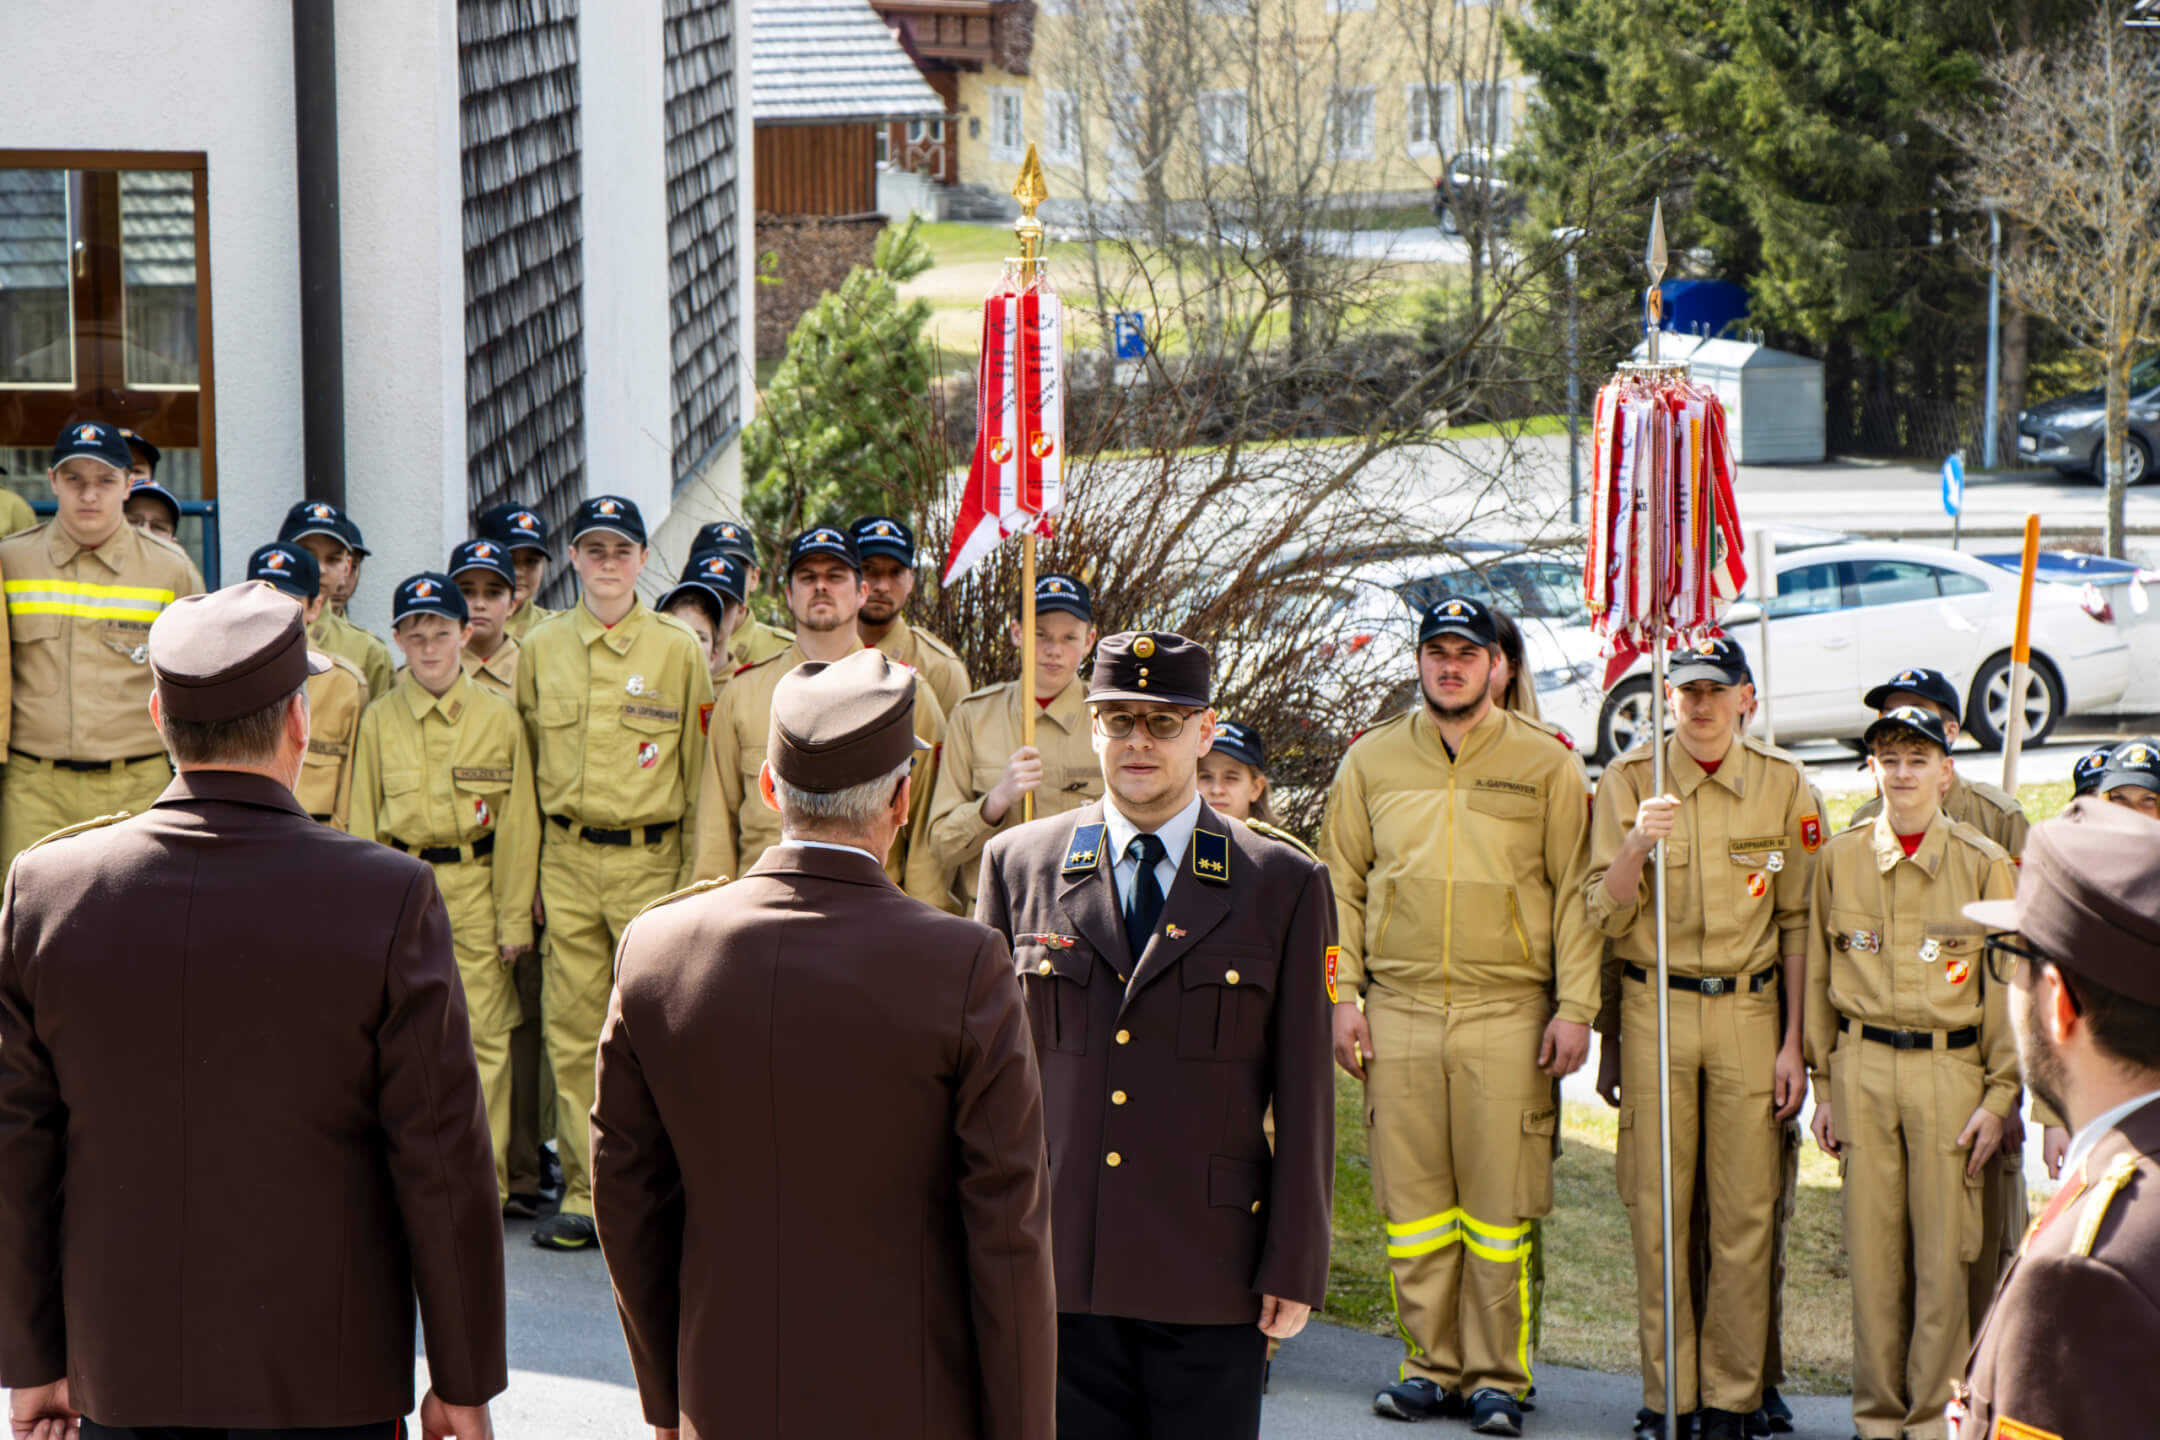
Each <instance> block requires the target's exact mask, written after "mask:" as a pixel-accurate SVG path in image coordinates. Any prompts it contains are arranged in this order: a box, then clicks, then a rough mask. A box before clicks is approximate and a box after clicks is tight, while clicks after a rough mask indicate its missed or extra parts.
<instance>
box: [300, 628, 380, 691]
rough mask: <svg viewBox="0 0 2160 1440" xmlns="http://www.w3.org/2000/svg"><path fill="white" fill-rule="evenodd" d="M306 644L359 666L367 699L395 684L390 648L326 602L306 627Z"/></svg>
mask: <svg viewBox="0 0 2160 1440" xmlns="http://www.w3.org/2000/svg"><path fill="white" fill-rule="evenodd" d="M308 643H309V644H311V645H313V646H314V647H315V648H316V649H317V650H320V651H322V652H323V653H324V654H326V655H342V656H344V657H345V658H346V659H347V660H350V661H352V663H353V664H355V665H357V666H359V667H360V673H361V675H362V676H364V677H365V678H366V680H367V686H368V699H370V700H379V699H381V698H382V697H383V696H385V695H387V694H389V693H390V687H391V685H393V684H394V683H396V679H397V669H396V667H395V666H393V665H392V664H391V663H390V647H389V646H387V645H385V644H383V642H382V641H381V640H379V639H377V638H376V637H375V636H374V635H373V634H372V633H370V632H369V631H366V630H363V629H361V628H360V627H359V626H358V625H355V624H353V623H352V621H350V620H347V619H346V618H345V617H344V616H342V615H339V614H336V613H335V612H333V611H332V610H331V609H330V607H329V606H327V605H325V606H323V610H322V614H320V615H318V616H316V617H315V623H314V624H313V625H311V626H309V627H308Z"/></svg>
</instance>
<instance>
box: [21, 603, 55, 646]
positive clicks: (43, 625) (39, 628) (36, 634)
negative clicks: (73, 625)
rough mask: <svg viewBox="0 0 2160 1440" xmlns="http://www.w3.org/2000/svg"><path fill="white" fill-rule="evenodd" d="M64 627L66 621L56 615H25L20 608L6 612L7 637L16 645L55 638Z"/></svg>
mask: <svg viewBox="0 0 2160 1440" xmlns="http://www.w3.org/2000/svg"><path fill="white" fill-rule="evenodd" d="M66 627H67V621H66V620H64V619H63V618H61V617H60V616H58V615H25V614H23V613H22V612H21V611H20V610H11V611H10V612H9V613H8V638H9V639H10V640H12V641H13V642H14V643H15V644H17V645H20V644H23V643H24V642H25V641H29V640H52V639H56V638H58V637H59V634H60V632H61V631H62V630H63V629H65V628H66Z"/></svg>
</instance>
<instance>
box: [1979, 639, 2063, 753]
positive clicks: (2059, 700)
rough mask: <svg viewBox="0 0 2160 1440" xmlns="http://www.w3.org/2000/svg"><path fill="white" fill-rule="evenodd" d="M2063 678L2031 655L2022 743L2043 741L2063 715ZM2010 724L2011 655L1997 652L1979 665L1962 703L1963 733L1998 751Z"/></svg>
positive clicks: (2032, 743) (2045, 663)
mask: <svg viewBox="0 0 2160 1440" xmlns="http://www.w3.org/2000/svg"><path fill="white" fill-rule="evenodd" d="M2062 710H2063V692H2062V681H2061V680H2059V679H2057V678H2056V676H2055V667H2054V666H2052V665H2050V664H2048V662H2047V661H2046V660H2045V659H2044V658H2042V657H2039V656H2035V657H2034V658H2033V664H2032V677H2031V681H2030V683H2029V684H2027V686H2026V689H2025V743H2026V744H2027V745H2037V744H2039V743H2040V742H2041V741H2043V740H2045V739H2046V738H2047V736H2048V732H2049V731H2050V730H2053V729H2054V728H2055V722H2056V721H2057V720H2058V719H2060V718H2062ZM2009 724H2010V657H2009V656H2008V655H2007V654H2003V655H1997V656H1995V657H1994V658H1993V659H1991V660H1989V661H1988V662H1987V664H1985V665H1982V666H1981V667H1980V673H1979V674H1978V675H1977V676H1975V677H1974V679H1973V688H1972V697H1971V699H1969V700H1968V701H1967V702H1966V705H1965V733H1966V734H1968V735H1970V736H1972V737H1973V739H1974V740H1975V741H1977V742H1978V743H1979V746H1980V748H1981V749H1983V750H2000V749H2002V747H2003V737H2004V731H2005V730H2006V728H2007V727H2008V726H2009Z"/></svg>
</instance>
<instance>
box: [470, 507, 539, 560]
mask: <svg viewBox="0 0 2160 1440" xmlns="http://www.w3.org/2000/svg"><path fill="white" fill-rule="evenodd" d="M473 533H474V534H476V535H479V536H481V537H482V538H484V539H488V540H494V541H498V542H500V543H502V544H504V545H507V546H509V547H510V548H511V549H512V550H538V551H540V552H541V553H542V554H546V553H547V548H548V523H547V519H546V517H544V516H543V515H541V513H540V512H539V511H537V510H534V509H532V508H531V507H529V506H525V505H514V504H513V505H490V506H488V508H487V509H485V510H483V511H481V512H480V519H479V521H478V523H476V524H475V525H474V526H473Z"/></svg>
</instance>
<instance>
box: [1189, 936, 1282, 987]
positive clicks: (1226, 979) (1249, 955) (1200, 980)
mask: <svg viewBox="0 0 2160 1440" xmlns="http://www.w3.org/2000/svg"><path fill="white" fill-rule="evenodd" d="M1276 964H1277V960H1276V957H1274V956H1272V955H1266V954H1263V953H1262V952H1260V951H1258V950H1229V949H1223V948H1220V947H1216V946H1210V947H1208V948H1207V949H1205V950H1196V951H1194V952H1193V953H1192V954H1190V955H1187V956H1186V957H1185V958H1184V959H1182V960H1180V961H1178V973H1179V975H1180V976H1181V977H1182V980H1183V984H1184V986H1185V988H1186V989H1187V990H1191V989H1193V988H1195V987H1196V986H1200V985H1225V986H1233V985H1234V986H1245V985H1257V986H1259V987H1260V988H1261V989H1263V990H1272V989H1274V988H1275V966H1276Z"/></svg>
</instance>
